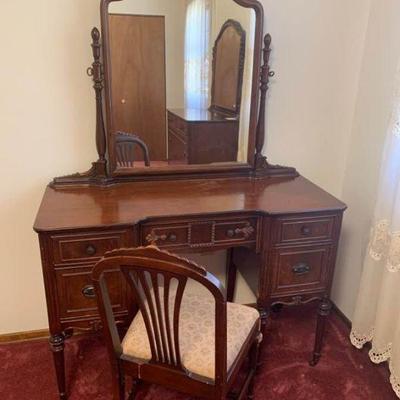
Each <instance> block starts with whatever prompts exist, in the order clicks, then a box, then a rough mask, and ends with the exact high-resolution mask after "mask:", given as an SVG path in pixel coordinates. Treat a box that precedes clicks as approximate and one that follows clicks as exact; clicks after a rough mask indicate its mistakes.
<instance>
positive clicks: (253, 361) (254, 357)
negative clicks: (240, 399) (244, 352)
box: [247, 333, 262, 400]
mask: <svg viewBox="0 0 400 400" xmlns="http://www.w3.org/2000/svg"><path fill="white" fill-rule="evenodd" d="M261 340H262V339H261V333H260V334H259V335H258V337H257V339H256V340H255V342H254V344H253V346H252V349H251V353H250V370H251V372H250V373H251V374H252V376H251V379H250V383H249V388H248V391H247V398H248V399H249V400H252V399H253V398H254V383H255V377H256V374H257V367H258V356H259V353H260V343H261Z"/></svg>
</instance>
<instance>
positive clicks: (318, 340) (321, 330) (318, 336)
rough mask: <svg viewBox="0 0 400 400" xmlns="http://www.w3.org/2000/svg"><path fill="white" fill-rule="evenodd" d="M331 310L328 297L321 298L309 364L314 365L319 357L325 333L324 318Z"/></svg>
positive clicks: (325, 318)
mask: <svg viewBox="0 0 400 400" xmlns="http://www.w3.org/2000/svg"><path fill="white" fill-rule="evenodd" d="M331 310H332V303H331V301H330V300H329V299H328V298H323V299H322V300H321V302H320V304H319V307H318V321H317V330H316V333H315V346H314V352H313V357H312V360H311V361H310V365H311V366H312V367H315V366H316V365H317V364H318V362H319V359H320V358H321V350H322V345H323V340H324V335H325V326H326V320H327V318H328V316H329V314H330V312H331Z"/></svg>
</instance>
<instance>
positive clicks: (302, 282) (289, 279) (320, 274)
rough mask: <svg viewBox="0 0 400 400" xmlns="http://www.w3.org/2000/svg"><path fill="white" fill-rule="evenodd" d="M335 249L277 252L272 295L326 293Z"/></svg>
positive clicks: (299, 248) (290, 249) (284, 249)
mask: <svg viewBox="0 0 400 400" xmlns="http://www.w3.org/2000/svg"><path fill="white" fill-rule="evenodd" d="M330 253H331V246H307V247H300V246H299V247H292V248H281V249H276V250H275V251H274V255H273V261H272V269H271V270H272V277H271V294H272V295H286V294H295V293H303V292H315V291H322V290H324V289H326V288H327V286H328V283H329V278H330V276H329V275H330V274H329V260H330Z"/></svg>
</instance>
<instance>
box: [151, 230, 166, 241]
mask: <svg viewBox="0 0 400 400" xmlns="http://www.w3.org/2000/svg"><path fill="white" fill-rule="evenodd" d="M167 239H168V236H167V235H166V234H165V233H164V234H162V235H157V234H156V233H155V232H154V231H151V233H149V234H148V235H147V236H146V241H147V243H155V242H158V241H162V242H165V241H166V240H167Z"/></svg>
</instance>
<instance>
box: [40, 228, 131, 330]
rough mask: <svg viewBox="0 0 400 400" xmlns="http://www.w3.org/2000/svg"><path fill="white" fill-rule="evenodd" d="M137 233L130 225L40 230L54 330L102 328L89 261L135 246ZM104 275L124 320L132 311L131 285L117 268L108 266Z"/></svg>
mask: <svg viewBox="0 0 400 400" xmlns="http://www.w3.org/2000/svg"><path fill="white" fill-rule="evenodd" d="M136 237H137V235H136V234H135V232H134V229H133V228H132V227H128V228H127V227H122V228H112V229H104V230H103V229H95V230H74V231H57V232H40V233H39V242H40V250H41V258H42V269H43V277H44V284H45V291H46V302H47V310H48V319H49V327H50V333H51V335H52V336H54V335H61V336H66V335H69V334H71V333H72V332H73V331H81V332H91V331H98V330H99V329H100V328H101V326H100V316H99V313H98V309H97V302H96V295H95V292H94V288H93V285H92V282H91V272H92V269H93V266H94V265H95V263H96V262H97V261H98V260H100V258H101V257H102V256H103V255H104V254H105V253H106V252H107V251H110V250H113V249H116V248H123V247H132V246H135V244H136ZM106 276H107V280H108V284H109V290H110V299H111V302H112V306H113V309H114V315H115V317H116V320H117V323H118V324H120V325H126V324H128V322H129V321H130V320H131V319H132V313H133V312H134V310H132V309H131V308H130V307H129V306H130V305H131V304H132V298H131V292H130V289H129V288H128V286H127V284H126V282H125V279H124V278H123V277H122V275H121V274H120V273H119V272H117V271H111V270H110V271H107V272H106Z"/></svg>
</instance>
